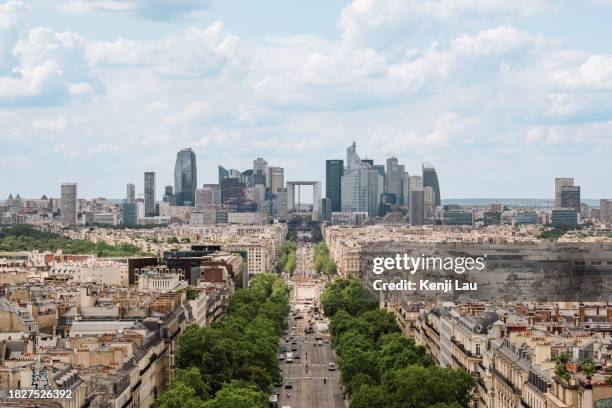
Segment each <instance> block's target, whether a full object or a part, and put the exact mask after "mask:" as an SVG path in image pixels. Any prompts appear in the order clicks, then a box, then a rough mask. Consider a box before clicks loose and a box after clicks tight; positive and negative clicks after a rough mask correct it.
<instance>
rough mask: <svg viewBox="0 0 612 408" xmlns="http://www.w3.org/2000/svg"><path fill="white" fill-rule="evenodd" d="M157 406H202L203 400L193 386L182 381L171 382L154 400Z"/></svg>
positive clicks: (188, 407) (197, 407) (161, 407)
mask: <svg viewBox="0 0 612 408" xmlns="http://www.w3.org/2000/svg"><path fill="white" fill-rule="evenodd" d="M155 406H156V407H158V408H203V407H204V401H202V400H201V399H200V398H198V396H197V395H196V392H195V390H194V389H193V388H191V387H189V386H188V385H186V384H184V383H180V382H179V383H176V384H172V385H171V386H170V387H168V389H167V390H166V391H165V392H163V393H162V394H161V395H160V396H159V397H158V398H157V400H156V401H155Z"/></svg>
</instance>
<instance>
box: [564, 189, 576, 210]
mask: <svg viewBox="0 0 612 408" xmlns="http://www.w3.org/2000/svg"><path fill="white" fill-rule="evenodd" d="M561 207H562V208H573V209H574V210H576V211H578V212H580V187H579V186H562V187H561Z"/></svg>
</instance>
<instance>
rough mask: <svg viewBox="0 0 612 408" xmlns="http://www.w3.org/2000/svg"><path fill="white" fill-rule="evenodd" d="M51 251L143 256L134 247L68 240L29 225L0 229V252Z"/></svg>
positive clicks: (112, 255)
mask: <svg viewBox="0 0 612 408" xmlns="http://www.w3.org/2000/svg"><path fill="white" fill-rule="evenodd" d="M33 250H38V251H52V252H55V251H57V250H62V252H64V253H65V254H95V255H97V256H100V257H124V256H133V255H144V254H145V253H144V252H143V251H142V250H141V249H140V248H138V247H137V246H135V245H132V244H127V243H121V244H117V245H110V244H107V243H106V242H102V241H99V242H92V241H87V240H83V239H70V238H67V237H64V236H62V235H59V234H55V233H52V232H46V231H41V230H38V229H36V228H34V227H32V226H30V225H15V226H11V227H2V228H0V251H7V252H14V251H33Z"/></svg>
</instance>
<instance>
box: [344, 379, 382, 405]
mask: <svg viewBox="0 0 612 408" xmlns="http://www.w3.org/2000/svg"><path fill="white" fill-rule="evenodd" d="M387 399H388V398H387V394H386V392H385V390H384V389H383V387H380V386H376V385H370V384H364V385H362V386H360V387H359V388H358V390H357V391H356V392H355V394H354V395H353V398H352V399H351V403H350V405H349V408H386V407H387V406H388V405H389V402H388V400H387Z"/></svg>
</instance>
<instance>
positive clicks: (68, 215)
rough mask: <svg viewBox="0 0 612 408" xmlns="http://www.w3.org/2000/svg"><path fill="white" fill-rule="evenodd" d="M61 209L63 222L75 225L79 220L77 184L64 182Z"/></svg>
mask: <svg viewBox="0 0 612 408" xmlns="http://www.w3.org/2000/svg"><path fill="white" fill-rule="evenodd" d="M60 211H61V215H62V223H63V224H65V225H75V224H76V221H77V184H76V183H62V191H61V201H60Z"/></svg>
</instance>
